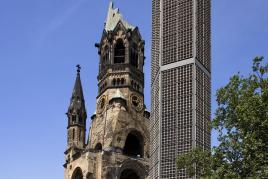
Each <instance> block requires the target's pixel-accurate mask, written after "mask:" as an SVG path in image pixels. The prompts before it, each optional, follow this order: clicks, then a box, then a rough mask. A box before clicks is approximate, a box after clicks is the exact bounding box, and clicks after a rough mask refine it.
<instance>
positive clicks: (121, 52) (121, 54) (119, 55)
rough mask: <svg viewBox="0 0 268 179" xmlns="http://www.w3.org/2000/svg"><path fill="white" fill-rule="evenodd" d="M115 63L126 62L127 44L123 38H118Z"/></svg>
mask: <svg viewBox="0 0 268 179" xmlns="http://www.w3.org/2000/svg"><path fill="white" fill-rule="evenodd" d="M114 63H125V46H124V42H123V40H122V39H119V40H117V42H116V45H115V49H114Z"/></svg>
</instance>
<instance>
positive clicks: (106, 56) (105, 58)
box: [103, 45, 109, 64]
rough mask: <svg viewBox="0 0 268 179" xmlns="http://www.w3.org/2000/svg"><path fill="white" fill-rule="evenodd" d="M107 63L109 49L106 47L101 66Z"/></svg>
mask: <svg viewBox="0 0 268 179" xmlns="http://www.w3.org/2000/svg"><path fill="white" fill-rule="evenodd" d="M108 61H109V47H108V45H106V46H105V47H104V52H103V64H107V63H108Z"/></svg>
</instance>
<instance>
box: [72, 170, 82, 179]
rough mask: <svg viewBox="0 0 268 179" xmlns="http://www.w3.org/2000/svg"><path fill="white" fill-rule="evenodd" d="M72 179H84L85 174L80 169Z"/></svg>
mask: <svg viewBox="0 0 268 179" xmlns="http://www.w3.org/2000/svg"><path fill="white" fill-rule="evenodd" d="M72 179H83V173H82V171H81V169H80V168H78V169H76V170H75V171H74V173H73V176H72Z"/></svg>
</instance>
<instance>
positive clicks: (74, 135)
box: [73, 129, 75, 140]
mask: <svg viewBox="0 0 268 179" xmlns="http://www.w3.org/2000/svg"><path fill="white" fill-rule="evenodd" d="M74 139H75V129H73V140H74Z"/></svg>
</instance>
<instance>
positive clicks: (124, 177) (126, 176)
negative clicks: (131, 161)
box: [120, 169, 140, 179]
mask: <svg viewBox="0 0 268 179" xmlns="http://www.w3.org/2000/svg"><path fill="white" fill-rule="evenodd" d="M120 179H140V177H139V176H138V174H137V173H136V172H135V171H134V170H131V169H126V170H124V171H123V172H122V173H121V175H120Z"/></svg>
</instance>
